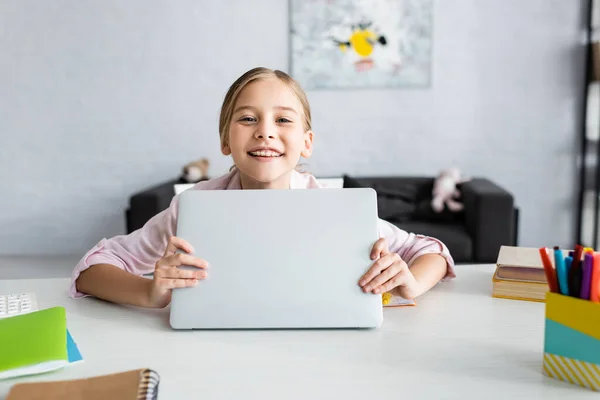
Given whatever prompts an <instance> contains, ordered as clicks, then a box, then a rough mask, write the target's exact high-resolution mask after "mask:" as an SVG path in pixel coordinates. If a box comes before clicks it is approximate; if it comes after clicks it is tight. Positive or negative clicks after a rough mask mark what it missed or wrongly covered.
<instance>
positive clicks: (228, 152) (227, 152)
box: [221, 146, 231, 156]
mask: <svg viewBox="0 0 600 400" xmlns="http://www.w3.org/2000/svg"><path fill="white" fill-rule="evenodd" d="M221 153H223V155H225V156H229V155H231V149H230V148H229V146H221Z"/></svg>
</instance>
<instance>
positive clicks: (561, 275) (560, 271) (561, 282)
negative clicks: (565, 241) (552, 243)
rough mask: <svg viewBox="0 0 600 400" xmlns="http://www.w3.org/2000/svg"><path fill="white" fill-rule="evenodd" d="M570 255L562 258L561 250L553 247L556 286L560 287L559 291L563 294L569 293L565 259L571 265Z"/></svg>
mask: <svg viewBox="0 0 600 400" xmlns="http://www.w3.org/2000/svg"><path fill="white" fill-rule="evenodd" d="M570 259H571V257H565V258H563V253H562V251H561V250H560V249H559V248H557V247H555V248H554V265H555V266H556V280H557V281H558V287H559V288H560V293H561V294H564V295H565V296H568V295H569V282H568V274H567V260H569V262H568V265H569V267H570V266H571V261H570Z"/></svg>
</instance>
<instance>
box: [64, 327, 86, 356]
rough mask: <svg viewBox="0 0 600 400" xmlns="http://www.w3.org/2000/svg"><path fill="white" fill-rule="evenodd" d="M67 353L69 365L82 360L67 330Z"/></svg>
mask: <svg viewBox="0 0 600 400" xmlns="http://www.w3.org/2000/svg"><path fill="white" fill-rule="evenodd" d="M67 353H68V357H69V364H71V363H75V362H77V361H81V360H83V357H82V356H81V352H80V351H79V348H78V347H77V344H76V343H75V341H74V340H73V336H71V332H69V330H68V329H67Z"/></svg>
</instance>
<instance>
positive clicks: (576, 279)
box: [568, 244, 583, 297]
mask: <svg viewBox="0 0 600 400" xmlns="http://www.w3.org/2000/svg"><path fill="white" fill-rule="evenodd" d="M582 253H583V246H582V245H580V244H578V245H576V246H575V255H574V256H573V262H572V263H571V268H570V270H569V277H568V279H569V295H571V296H573V297H579V295H580V292H581V276H582V270H581V264H582V263H581V256H582Z"/></svg>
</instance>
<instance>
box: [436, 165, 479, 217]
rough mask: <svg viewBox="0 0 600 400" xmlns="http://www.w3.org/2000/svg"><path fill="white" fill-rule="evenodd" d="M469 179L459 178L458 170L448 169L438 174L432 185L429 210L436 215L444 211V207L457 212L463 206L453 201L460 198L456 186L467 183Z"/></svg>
mask: <svg viewBox="0 0 600 400" xmlns="http://www.w3.org/2000/svg"><path fill="white" fill-rule="evenodd" d="M469 180H470V178H461V174H460V170H459V169H458V168H449V169H446V170H444V171H442V172H441V173H440V175H439V176H438V177H437V179H436V180H435V182H434V183H433V199H432V200H431V208H433V210H434V211H435V212H437V213H440V212H442V211H443V210H444V205H445V206H447V207H448V209H449V210H450V211H453V212H458V211H461V210H462V209H463V208H464V205H463V204H462V203H461V202H459V201H457V200H455V199H456V198H458V197H459V196H460V191H459V190H458V188H457V187H456V186H457V185H459V184H461V183H464V182H468V181H469Z"/></svg>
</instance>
